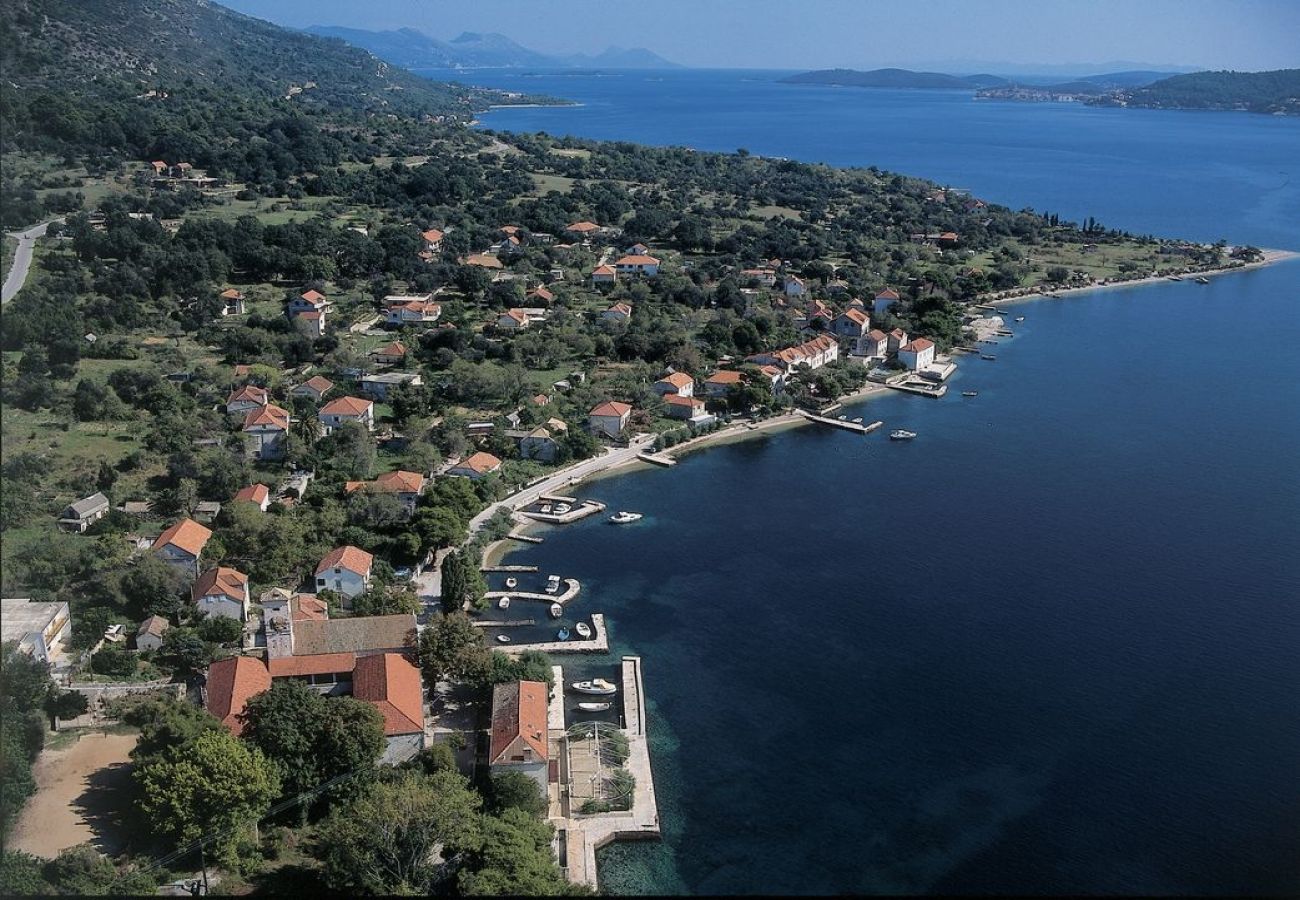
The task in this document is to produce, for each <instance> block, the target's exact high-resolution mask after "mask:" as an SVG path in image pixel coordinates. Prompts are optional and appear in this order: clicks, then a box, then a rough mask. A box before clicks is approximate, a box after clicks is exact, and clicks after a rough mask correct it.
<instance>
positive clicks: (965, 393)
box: [961, 391, 980, 397]
mask: <svg viewBox="0 0 1300 900" xmlns="http://www.w3.org/2000/svg"><path fill="white" fill-rule="evenodd" d="M961 395H962V396H963V397H978V396H979V395H980V392H979V391H962V392H961Z"/></svg>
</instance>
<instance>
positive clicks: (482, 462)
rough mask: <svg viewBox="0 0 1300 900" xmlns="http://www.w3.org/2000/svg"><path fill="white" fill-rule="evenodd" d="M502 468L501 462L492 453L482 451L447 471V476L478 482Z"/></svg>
mask: <svg viewBox="0 0 1300 900" xmlns="http://www.w3.org/2000/svg"><path fill="white" fill-rule="evenodd" d="M500 468H501V460H499V459H497V458H496V457H495V456H493V455H492V454H491V453H484V452H482V451H480V452H478V453H473V454H471V455H470V456H467V457H466V458H465V459H462V460H461V461H460V462H458V463H457V464H456V465H454V466H452V467H451V468H450V469H448V470H447V474H448V475H451V476H453V477H456V478H469V479H471V480H473V481H478V480H479V479H480V478H486V477H487V476H489V475H491V474H492V473H493V472H496V471H497V470H499V469H500Z"/></svg>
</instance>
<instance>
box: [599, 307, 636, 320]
mask: <svg viewBox="0 0 1300 900" xmlns="http://www.w3.org/2000/svg"><path fill="white" fill-rule="evenodd" d="M600 317H601V318H602V319H604V320H605V321H606V322H626V321H627V320H628V319H631V318H632V304H630V303H615V304H614V305H613V306H611V307H610V308H609V309H607V310H605V311H604V312H603V313H601V314H600Z"/></svg>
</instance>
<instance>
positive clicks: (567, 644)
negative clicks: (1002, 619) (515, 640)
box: [476, 613, 609, 655]
mask: <svg viewBox="0 0 1300 900" xmlns="http://www.w3.org/2000/svg"><path fill="white" fill-rule="evenodd" d="M476 624H477V623H476ZM494 624H496V623H494V622H485V623H484V624H483V627H484V628H491V627H492V626H493V625H494ZM591 627H592V631H593V632H594V634H592V636H591V637H590V638H589V639H588V640H583V639H582V638H575V639H572V640H568V641H540V642H538V643H536V644H506V645H505V646H502V647H497V648H495V649H497V650H500V651H501V652H502V653H509V654H511V655H514V654H516V653H523V652H525V651H528V650H539V651H541V652H542V653H608V652H609V632H608V631H606V630H605V617H604V615H602V614H601V613H592V614H591Z"/></svg>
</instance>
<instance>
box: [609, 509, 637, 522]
mask: <svg viewBox="0 0 1300 900" xmlns="http://www.w3.org/2000/svg"><path fill="white" fill-rule="evenodd" d="M640 518H641V513H638V512H627V511H626V510H623V511H621V512H618V513H615V514H614V515H612V516H610V517H609V520H610V521H611V522H613V523H614V524H615V525H626V524H627V523H628V522H635V521H636V520H637V519H640Z"/></svg>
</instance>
